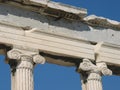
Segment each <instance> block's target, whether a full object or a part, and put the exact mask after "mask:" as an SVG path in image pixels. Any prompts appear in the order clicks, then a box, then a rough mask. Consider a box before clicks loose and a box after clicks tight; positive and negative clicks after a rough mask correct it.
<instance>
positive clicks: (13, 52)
mask: <svg viewBox="0 0 120 90" xmlns="http://www.w3.org/2000/svg"><path fill="white" fill-rule="evenodd" d="M0 3H1V4H0V53H1V54H4V55H5V56H6V63H8V64H9V65H10V67H11V81H12V82H11V83H12V90H34V86H33V83H34V80H33V68H34V66H35V65H37V64H44V63H46V62H47V63H52V64H58V65H62V66H75V67H76V68H77V72H78V73H80V75H81V82H82V90H102V81H101V78H102V76H103V75H120V72H119V67H120V61H119V60H120V46H119V45H120V39H119V36H120V32H119V30H120V23H119V22H117V21H113V20H110V19H107V18H103V17H98V16H95V15H90V16H87V10H86V9H83V8H76V7H73V6H69V5H64V4H60V3H56V2H52V1H49V0H0Z"/></svg>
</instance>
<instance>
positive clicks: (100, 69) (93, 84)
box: [79, 59, 112, 90]
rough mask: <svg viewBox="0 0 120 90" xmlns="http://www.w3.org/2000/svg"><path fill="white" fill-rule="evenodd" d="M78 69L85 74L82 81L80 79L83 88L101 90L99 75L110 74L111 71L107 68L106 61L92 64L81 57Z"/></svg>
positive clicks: (84, 89) (85, 89)
mask: <svg viewBox="0 0 120 90" xmlns="http://www.w3.org/2000/svg"><path fill="white" fill-rule="evenodd" d="M79 69H81V70H82V71H83V72H84V73H85V74H87V77H86V78H85V79H84V81H83V80H82V89H83V90H102V81H101V78H102V77H101V76H102V75H112V71H111V70H110V69H108V68H107V65H106V63H103V62H99V63H96V64H94V63H92V62H91V61H90V60H89V59H83V62H82V63H81V64H80V66H79ZM85 80H86V82H85Z"/></svg>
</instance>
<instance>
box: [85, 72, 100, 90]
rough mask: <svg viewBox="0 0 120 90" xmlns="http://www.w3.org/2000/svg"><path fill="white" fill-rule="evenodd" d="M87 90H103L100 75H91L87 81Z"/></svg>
mask: <svg viewBox="0 0 120 90" xmlns="http://www.w3.org/2000/svg"><path fill="white" fill-rule="evenodd" d="M87 90H102V82H101V76H100V74H98V73H90V74H89V76H88V79H87Z"/></svg>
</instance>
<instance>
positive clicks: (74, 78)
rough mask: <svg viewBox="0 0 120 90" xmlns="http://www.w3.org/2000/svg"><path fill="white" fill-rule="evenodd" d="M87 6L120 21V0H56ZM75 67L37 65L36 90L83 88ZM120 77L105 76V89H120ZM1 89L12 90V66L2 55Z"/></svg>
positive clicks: (0, 58) (35, 71)
mask: <svg viewBox="0 0 120 90" xmlns="http://www.w3.org/2000/svg"><path fill="white" fill-rule="evenodd" d="M54 1H57V2H63V3H66V4H70V5H74V6H77V7H82V8H86V9H87V10H88V15H90V14H95V15H97V16H103V17H107V18H110V19H113V20H117V21H120V17H119V16H120V10H119V9H120V0H91V1H90V0H54ZM75 69H76V68H75V67H63V66H58V65H53V64H47V63H46V64H45V65H37V66H36V67H35V70H34V78H35V90H81V86H80V85H81V84H80V77H79V74H78V73H76V72H75ZM119 82H120V77H118V76H104V77H103V88H104V90H120V84H119ZM0 90H10V68H9V65H8V64H5V62H4V57H0Z"/></svg>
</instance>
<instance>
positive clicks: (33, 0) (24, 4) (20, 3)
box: [0, 0, 120, 30]
mask: <svg viewBox="0 0 120 90" xmlns="http://www.w3.org/2000/svg"><path fill="white" fill-rule="evenodd" d="M0 1H1V3H2V4H9V5H12V6H16V7H20V8H23V9H27V10H31V11H33V12H37V13H40V14H42V15H47V16H52V17H55V18H56V19H58V20H59V19H61V18H64V19H67V20H77V21H81V22H83V23H85V24H87V25H89V26H92V27H100V28H106V29H107V28H110V29H113V30H120V22H117V21H114V20H110V19H107V18H104V17H98V16H95V15H90V16H87V10H86V9H83V8H77V7H74V6H70V5H65V4H61V3H57V2H53V1H49V0H6V1H4V0H0ZM86 16H87V17H86Z"/></svg>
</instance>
